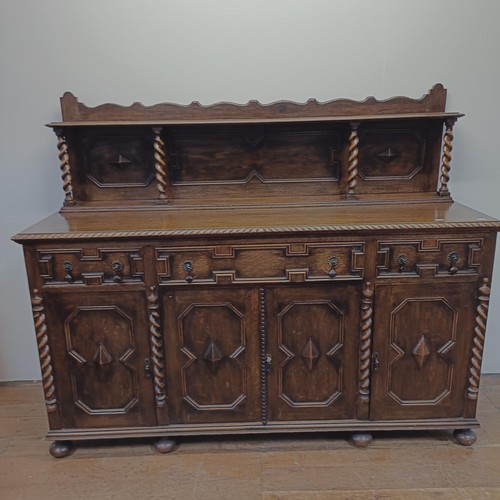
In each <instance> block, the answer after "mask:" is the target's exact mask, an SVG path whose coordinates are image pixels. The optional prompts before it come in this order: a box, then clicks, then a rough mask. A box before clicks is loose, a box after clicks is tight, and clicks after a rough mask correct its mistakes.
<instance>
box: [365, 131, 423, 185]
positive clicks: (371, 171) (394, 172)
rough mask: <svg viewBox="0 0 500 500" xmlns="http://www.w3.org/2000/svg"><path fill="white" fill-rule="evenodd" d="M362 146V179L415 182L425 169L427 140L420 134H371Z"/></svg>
mask: <svg viewBox="0 0 500 500" xmlns="http://www.w3.org/2000/svg"><path fill="white" fill-rule="evenodd" d="M360 143H361V144H362V147H360V154H359V165H358V174H359V176H360V177H361V178H362V179H365V180H382V179H386V180H387V179H389V180H396V179H411V178H412V177H414V176H415V175H416V174H417V173H418V172H419V171H420V170H421V169H422V165H423V160H424V157H425V139H424V138H423V137H422V136H421V135H420V134H419V133H418V132H417V131H416V130H404V129H401V130H367V131H365V132H364V133H362V134H360ZM361 144H360V146H361Z"/></svg>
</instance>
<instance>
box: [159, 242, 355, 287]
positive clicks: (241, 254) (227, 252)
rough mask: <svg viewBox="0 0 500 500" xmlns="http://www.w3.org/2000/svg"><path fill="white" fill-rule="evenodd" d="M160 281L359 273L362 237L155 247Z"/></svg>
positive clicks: (300, 278) (307, 278) (282, 279)
mask: <svg viewBox="0 0 500 500" xmlns="http://www.w3.org/2000/svg"><path fill="white" fill-rule="evenodd" d="M156 255H157V272H158V279H159V283H160V284H162V283H164V284H167V283H169V284H172V283H176V284H193V283H204V284H207V283H219V284H231V283H260V282H272V283H276V282H279V283H290V282H317V281H323V282H324V281H333V280H346V279H349V280H351V279H362V277H363V266H364V243H352V242H336V243H276V244H264V245H223V246H217V245H214V246H196V247H172V248H158V249H157V251H156Z"/></svg>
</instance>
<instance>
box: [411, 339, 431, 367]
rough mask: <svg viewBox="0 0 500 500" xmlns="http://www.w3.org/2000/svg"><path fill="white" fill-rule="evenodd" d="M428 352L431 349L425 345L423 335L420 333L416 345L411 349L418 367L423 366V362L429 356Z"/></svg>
mask: <svg viewBox="0 0 500 500" xmlns="http://www.w3.org/2000/svg"><path fill="white" fill-rule="evenodd" d="M430 353H431V351H430V350H429V347H427V342H426V341H425V337H424V335H422V336H421V337H420V340H419V341H418V342H417V345H416V346H415V347H414V348H413V350H412V354H413V357H414V358H415V361H416V362H417V365H418V367H419V368H422V366H424V363H425V361H426V360H427V358H428V357H429V354H430Z"/></svg>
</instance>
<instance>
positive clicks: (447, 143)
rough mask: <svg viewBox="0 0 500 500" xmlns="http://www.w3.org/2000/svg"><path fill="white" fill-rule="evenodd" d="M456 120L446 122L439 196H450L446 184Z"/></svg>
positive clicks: (448, 176) (450, 119)
mask: <svg viewBox="0 0 500 500" xmlns="http://www.w3.org/2000/svg"><path fill="white" fill-rule="evenodd" d="M456 121H457V120H456V118H455V119H453V118H449V119H448V120H446V131H445V133H444V137H443V158H442V164H441V177H440V179H439V180H440V182H441V186H440V187H439V191H438V194H439V196H450V191H449V189H448V182H449V180H450V170H451V166H450V162H451V151H452V149H453V144H452V142H453V125H454V124H455V122H456Z"/></svg>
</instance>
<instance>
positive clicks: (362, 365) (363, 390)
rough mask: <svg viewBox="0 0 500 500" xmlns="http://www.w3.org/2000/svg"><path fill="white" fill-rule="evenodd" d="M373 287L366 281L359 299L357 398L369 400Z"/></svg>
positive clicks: (364, 400)
mask: <svg viewBox="0 0 500 500" xmlns="http://www.w3.org/2000/svg"><path fill="white" fill-rule="evenodd" d="M372 306H373V288H372V287H371V283H370V282H367V283H366V286H365V287H364V289H363V299H362V301H361V338H360V341H361V345H360V360H359V361H360V362H359V391H358V392H359V399H360V400H361V401H363V402H368V401H369V400H370V361H371V354H372V349H371V348H372V323H373V320H372V317H373V307H372Z"/></svg>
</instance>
